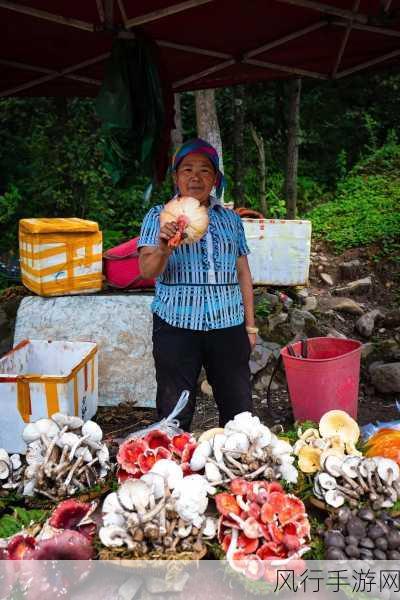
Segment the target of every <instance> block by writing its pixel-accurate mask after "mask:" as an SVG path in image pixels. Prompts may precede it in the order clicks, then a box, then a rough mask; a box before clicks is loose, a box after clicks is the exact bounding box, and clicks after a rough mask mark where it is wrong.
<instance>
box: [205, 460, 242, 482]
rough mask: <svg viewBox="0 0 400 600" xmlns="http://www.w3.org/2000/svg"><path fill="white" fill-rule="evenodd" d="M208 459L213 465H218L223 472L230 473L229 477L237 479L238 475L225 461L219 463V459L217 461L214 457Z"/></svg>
mask: <svg viewBox="0 0 400 600" xmlns="http://www.w3.org/2000/svg"><path fill="white" fill-rule="evenodd" d="M207 460H208V461H209V462H210V463H212V464H213V465H215V466H216V467H218V468H219V469H220V470H221V471H222V472H223V473H225V474H226V475H228V477H229V478H230V479H236V475H235V474H234V473H232V471H231V470H230V469H229V468H228V467H227V466H226V465H225V463H223V462H220V463H217V461H215V460H214V459H212V458H208V459H207Z"/></svg>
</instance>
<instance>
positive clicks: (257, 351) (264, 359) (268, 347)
mask: <svg viewBox="0 0 400 600" xmlns="http://www.w3.org/2000/svg"><path fill="white" fill-rule="evenodd" d="M280 349H281V347H280V345H279V344H275V343H273V342H265V341H264V340H263V339H262V338H260V337H259V336H257V342H256V345H255V347H254V349H253V352H252V353H251V356H250V361H249V367H250V372H251V374H252V375H255V374H256V373H258V372H259V371H261V370H262V369H264V367H266V366H267V363H268V361H269V359H270V357H271V354H274V355H275V356H276V355H278V356H279V351H280Z"/></svg>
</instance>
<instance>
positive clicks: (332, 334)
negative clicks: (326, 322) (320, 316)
mask: <svg viewBox="0 0 400 600" xmlns="http://www.w3.org/2000/svg"><path fill="white" fill-rule="evenodd" d="M327 337H333V338H339V339H341V340H347V336H345V335H344V333H340V331H337V329H334V328H333V327H332V328H331V329H329V330H328V333H327Z"/></svg>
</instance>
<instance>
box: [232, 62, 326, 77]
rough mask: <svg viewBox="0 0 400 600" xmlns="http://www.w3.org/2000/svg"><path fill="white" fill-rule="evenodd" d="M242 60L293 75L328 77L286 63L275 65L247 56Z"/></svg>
mask: <svg viewBox="0 0 400 600" xmlns="http://www.w3.org/2000/svg"><path fill="white" fill-rule="evenodd" d="M243 62H244V63H246V64H248V65H254V66H255V67H262V68H264V69H271V70H273V71H283V72H285V73H293V74H294V75H301V76H303V77H312V78H313V79H329V77H328V76H327V75H324V74H323V73H315V72H314V71H306V70H305V69H299V68H297V67H287V66H286V65H277V64H275V63H270V62H266V61H265V60H255V59H253V58H249V59H248V60H244V61H243Z"/></svg>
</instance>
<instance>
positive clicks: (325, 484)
mask: <svg viewBox="0 0 400 600" xmlns="http://www.w3.org/2000/svg"><path fill="white" fill-rule="evenodd" d="M318 483H319V485H320V486H321V488H322V489H324V490H334V489H335V488H336V486H337V482H336V479H335V478H334V477H332V476H331V475H328V473H319V475H318Z"/></svg>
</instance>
